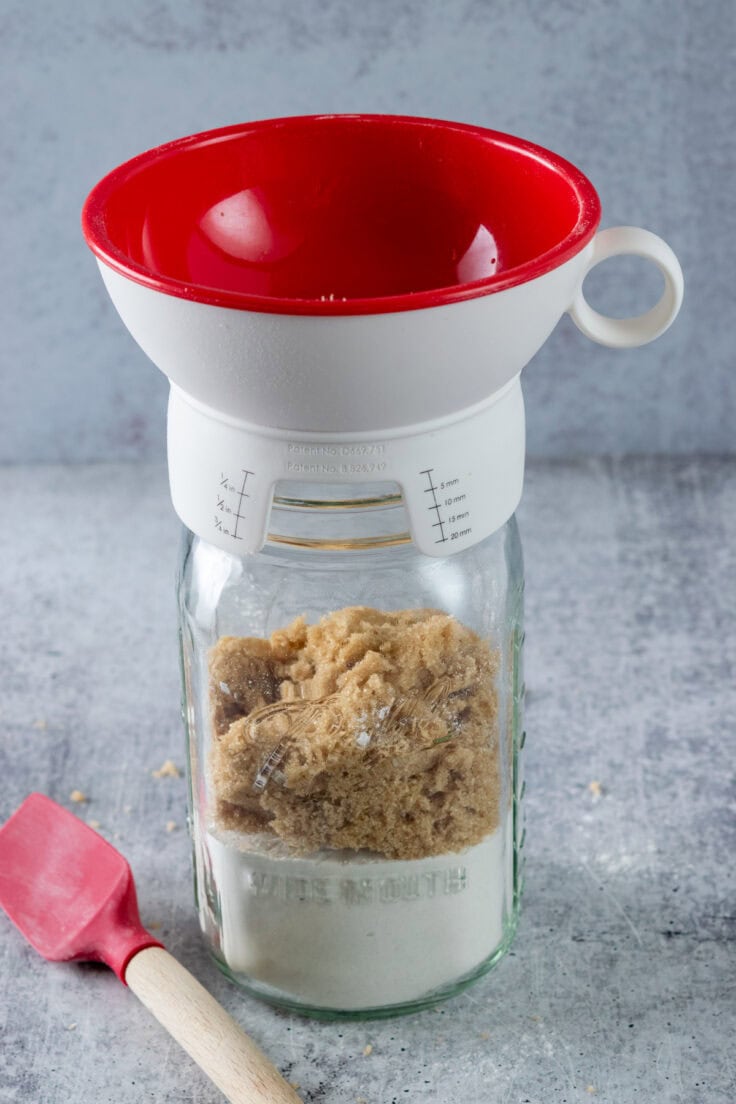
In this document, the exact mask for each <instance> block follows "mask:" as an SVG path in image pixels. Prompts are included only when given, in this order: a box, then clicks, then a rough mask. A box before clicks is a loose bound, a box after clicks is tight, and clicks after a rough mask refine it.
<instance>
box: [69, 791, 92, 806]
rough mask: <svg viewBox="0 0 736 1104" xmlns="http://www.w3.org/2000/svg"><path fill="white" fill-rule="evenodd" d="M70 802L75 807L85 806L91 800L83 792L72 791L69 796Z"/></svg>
mask: <svg viewBox="0 0 736 1104" xmlns="http://www.w3.org/2000/svg"><path fill="white" fill-rule="evenodd" d="M69 800H70V801H73V802H74V804H75V805H84V804H85V803H86V802H87V801H88V800H89V799H88V798H87V795H86V794H84V793H82V791H81V790H72V792H71V793H70V794H69Z"/></svg>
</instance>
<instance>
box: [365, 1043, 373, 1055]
mask: <svg viewBox="0 0 736 1104" xmlns="http://www.w3.org/2000/svg"><path fill="white" fill-rule="evenodd" d="M372 1053H373V1043H367V1044H366V1046H364V1047H363V1056H364V1057H365V1058H367V1057H368V1055H369V1054H372Z"/></svg>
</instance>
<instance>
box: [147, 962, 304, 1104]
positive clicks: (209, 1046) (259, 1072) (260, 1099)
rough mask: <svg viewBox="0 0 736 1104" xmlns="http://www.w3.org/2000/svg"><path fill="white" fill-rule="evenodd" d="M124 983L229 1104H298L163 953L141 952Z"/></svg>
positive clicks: (233, 1025)
mask: <svg viewBox="0 0 736 1104" xmlns="http://www.w3.org/2000/svg"><path fill="white" fill-rule="evenodd" d="M125 980H126V982H127V984H128V986H129V987H130V989H132V991H133V992H134V993H135V995H136V996H137V997H138V998H139V1000H140V1001H142V1003H143V1004H144V1005H145V1006H146V1008H147V1009H148V1010H149V1012H152V1013H153V1015H154V1016H155V1017H156V1019H157V1020H158V1021H159V1023H160V1024H161V1025H162V1026H163V1027H165V1028H166V1030H167V1031H168V1033H169V1034H170V1035H171V1036H172V1038H174V1039H176V1041H177V1043H179V1045H180V1046H182V1047H183V1048H184V1050H185V1051H186V1052H187V1054H189V1056H190V1057H191V1058H193V1059H194V1061H195V1062H196V1063H197V1065H198V1066H200V1068H201V1069H203V1070H204V1072H205V1073H206V1074H207V1076H208V1077H209V1078H210V1079H211V1080H212V1081H214V1083H215V1085H217V1087H218V1089H220V1091H221V1092H222V1093H223V1094H224V1096H225V1099H226V1100H229V1101H230V1102H231V1104H301V1101H300V1098H299V1097H298V1096H297V1094H296V1093H295V1092H294V1090H293V1088H292V1087H291V1085H289V1083H288V1082H287V1081H285V1080H284V1078H283V1077H282V1076H281V1074H280V1073H279V1072H278V1070H277V1069H276V1068H275V1066H272V1065H271V1063H270V1062H269V1060H268V1058H266V1056H265V1054H264V1053H263V1052H262V1051H261V1050H260V1049H259V1048H258V1047H257V1046H256V1044H255V1043H254V1042H253V1040H252V1039H250V1038H249V1037H248V1036H247V1035H246V1034H245V1032H244V1031H242V1030H241V1029H240V1027H239V1026H238V1025H237V1024H236V1022H235V1020H233V1019H232V1018H231V1017H230V1016H229V1015H228V1014H227V1012H226V1011H225V1009H224V1008H223V1007H222V1005H220V1004H218V1003H217V1001H216V1000H215V999H214V997H212V996H211V995H210V994H209V993H208V992H207V990H206V989H205V988H204V987H203V986H202V985H200V984H199V982H198V981H197V980H196V979H195V978H193V977H192V975H191V974H190V973H189V971H188V970H185V969H184V967H183V966H182V965H181V963H179V962H177V961H176V959H175V958H172V956H171V955H170V954H169V953H168V951H165V950H164V949H163V948H162V947H148V948H146V950H144V951H141V952H140V953H139V954H137V955H136V956H135V958H132V959H131V960H130V962H129V963H128V967H127V969H126V972H125Z"/></svg>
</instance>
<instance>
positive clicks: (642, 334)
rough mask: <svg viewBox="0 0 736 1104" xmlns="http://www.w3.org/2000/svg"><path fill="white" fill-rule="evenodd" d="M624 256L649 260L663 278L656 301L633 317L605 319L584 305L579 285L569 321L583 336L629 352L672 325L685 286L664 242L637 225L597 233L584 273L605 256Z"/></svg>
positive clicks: (675, 260) (583, 297)
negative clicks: (662, 288) (662, 284)
mask: <svg viewBox="0 0 736 1104" xmlns="http://www.w3.org/2000/svg"><path fill="white" fill-rule="evenodd" d="M624 254H628V255H630V256H634V257H643V258H644V259H645V260H648V261H653V262H654V264H656V266H657V268H658V269H659V271H660V272H661V273H662V275H663V276H664V291H663V292H662V295H661V297H660V299H659V302H658V303H657V304H656V305H655V306H654V307H652V309H651V310H649V311H647V312H646V313H645V314H640V315H638V316H637V317H635V318H620V319H619V318H608V317H607V316H606V315H605V314H599V313H598V311H595V310H593V308H592V307H591V306H590V305H589V304H588V302H587V300H586V298H585V295H584V293H583V286H582V284H581V285H580V288H579V289H578V292H577V295H576V296H575V299H574V301H573V304H572V307H571V308H570V315H571V316H572V320H573V322H574V323H575V325H576V326H577V327H578V329H579V330H582V332H583V333H584V334H585V336H586V337H589V338H591V339H592V340H593V341H597V342H598V343H599V344H601V345H609V346H610V347H611V348H614V349H631V348H634V347H635V346H638V345H646V344H648V342H650V341H654V339H655V338H656V337H659V336H660V334H663V333H664V331H665V330H666V329H668V327H669V326H671V325H672V323H673V322H674V320H675V318H676V317H677V313H678V311H679V309H680V305H681V303H682V295H683V291H684V287H685V282H684V278H683V275H682V269H681V268H680V263H679V261H678V260H677V257H676V256H675V254H674V253H673V252H672V250H671V249H670V247H669V246H668V245H667V243H666V242H664V241H662V239H661V238H659V237H657V235H656V234H652V233H651V231H650V230H640V229H639V228H638V227H637V226H614V227H611V228H610V229H609V230H601V232H600V233H599V234H597V235H596V237H595V239H594V241H593V256H592V259H591V261H590V264H589V265H588V272H590V271H591V270H592V269H594V268H595V267H596V265H599V264H600V263H601V261H605V260H608V258H609V257H620V256H622V255H624Z"/></svg>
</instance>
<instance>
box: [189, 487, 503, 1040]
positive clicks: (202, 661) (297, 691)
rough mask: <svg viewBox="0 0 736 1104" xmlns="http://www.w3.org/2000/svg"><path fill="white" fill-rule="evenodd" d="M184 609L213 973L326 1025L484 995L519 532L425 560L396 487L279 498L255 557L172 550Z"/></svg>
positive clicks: (499, 834) (494, 955)
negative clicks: (474, 988) (478, 987)
mask: <svg viewBox="0 0 736 1104" xmlns="http://www.w3.org/2000/svg"><path fill="white" fill-rule="evenodd" d="M354 494H355V495H356V497H352V496H353V495H354ZM178 592H179V611H180V634H181V654H182V671H183V682H184V717H185V722H186V727H187V732H188V747H189V774H190V823H191V830H192V839H193V848H194V869H195V885H196V899H197V907H198V912H199V920H200V925H201V928H202V931H203V933H204V936H205V938H206V941H207V943H208V946H209V948H210V950H211V952H212V954H213V955H214V958H215V960H216V962H217V963H218V965H219V966H220V968H221V969H222V970H223V971H224V972H225V973H226V974H227V975H228V976H229V977H230V978H232V980H233V981H235V982H236V983H238V984H239V985H241V986H243V987H244V988H245V989H247V990H248V991H249V992H250V993H252V994H254V995H256V996H258V997H260V998H262V999H264V1000H267V1001H269V1002H271V1003H274V1004H277V1005H281V1006H283V1007H286V1008H289V1009H293V1010H297V1011H300V1012H303V1013H307V1014H310V1015H314V1016H322V1017H326V1018H327V1017H329V1018H340V1017H343V1018H353V1017H354V1018H364V1017H377V1016H390V1015H394V1014H398V1013H402V1012H409V1011H414V1010H418V1009H421V1008H425V1007H427V1006H430V1005H433V1004H435V1003H436V1002H437V1001H440V1000H442V999H444V998H446V997H450V996H453V995H454V994H455V993H458V992H459V991H460V990H462V989H463V988H464V987H465V986H466V985H468V984H470V983H471V982H472V981H474V980H475V979H477V978H479V977H480V976H481V975H483V974H484V973H485V972H486V971H487V970H489V969H490V968H491V966H493V965H494V963H496V962H497V961H498V960H499V958H501V956H502V955H503V954H504V952H505V951H506V949H507V948H508V946H509V944H510V941H511V939H512V936H513V933H514V929H515V926H516V920H517V913H518V905H519V895H520V891H521V881H522V878H521V848H522V842H523V829H522V820H521V797H522V792H523V782H522V774H521V762H520V752H521V747H522V745H523V739H524V737H523V730H522V718H521V709H522V698H523V680H522V669H521V653H522V642H523V631H522V603H523V566H522V555H521V544H520V540H519V535H518V529H517V525H516V521H515V519H514V518H513V517H512V518H511V519H510V520H509V521H508V522H507V523H506V524H505V525H504V526H503V527H502V528H500V529H498V530H497V531H496V532H495V533H493V534H492V535H491V536H489V537H487V538H486V539H485V540H483V541H481V542H479V543H477V544H475V545H472V546H471V547H469V548H466V549H465V550H464V551H461V552H458V553H457V554H455V555H453V556H449V557H445V558H432V557H428V556H426V555H423V554H421V553H420V552H418V550H417V549H416V547H415V546H414V545H413V544H412V541H411V538H410V536H409V531H408V524H407V517H406V514H405V510H404V504H403V501H402V498H401V494H400V493H399V491H398V488H397V487H396V486H394V485H376V486H373V485H365V484H363V485H361V486H360V487H355V486H348V485H334V486H319V485H311V484H307V483H294V484H287V483H281V484H280V485H279V486H278V487H277V493H276V496H275V499H274V505H273V509H272V512H271V519H270V527H269V537H268V540H267V542H266V544H265V546H264V548H263V549H262V551H261V552H259V553H257V554H256V555H249V556H244V557H237V556H234V555H231V554H230V553H228V552H226V551H224V550H222V549H220V548H216V547H215V546H214V545H212V544H209V543H208V542H206V541H205V540H203V539H201V538H200V537H197V536H195V535H194V534H192V533H191V532H189V531H188V530H185V531H184V536H183V541H182V550H181V561H180V568H179V584H178Z"/></svg>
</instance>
